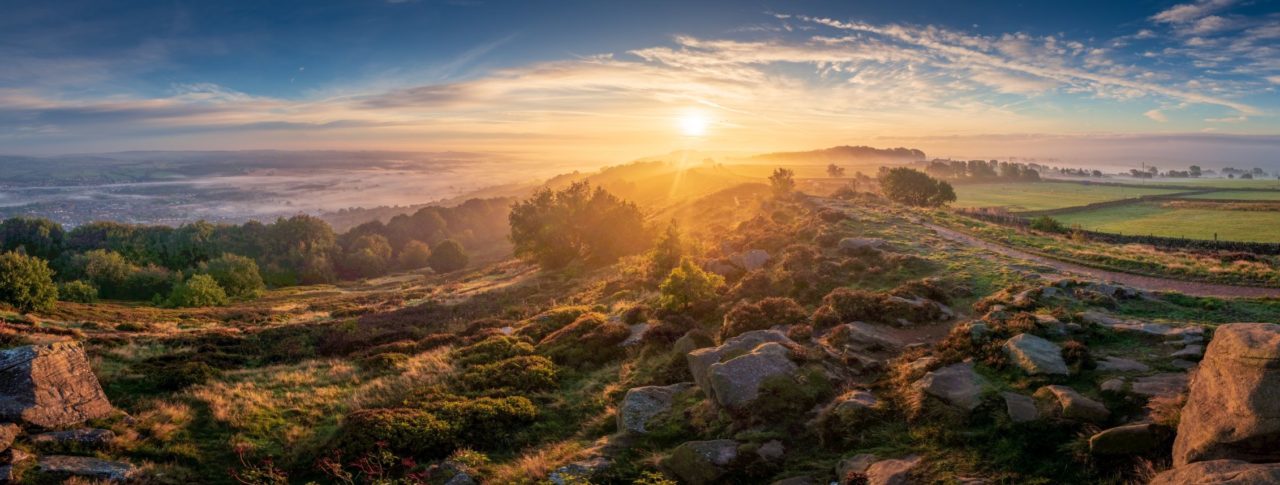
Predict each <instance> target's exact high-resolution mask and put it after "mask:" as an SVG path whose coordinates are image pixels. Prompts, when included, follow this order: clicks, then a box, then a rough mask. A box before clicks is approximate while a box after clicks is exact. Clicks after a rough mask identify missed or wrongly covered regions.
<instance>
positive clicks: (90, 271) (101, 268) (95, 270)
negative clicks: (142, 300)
mask: <svg viewBox="0 0 1280 485" xmlns="http://www.w3.org/2000/svg"><path fill="white" fill-rule="evenodd" d="M72 266H75V267H76V268H75V270H74V272H76V273H80V274H83V276H84V277H85V278H88V279H89V281H91V282H93V284H94V285H96V286H97V287H98V288H99V289H100V290H101V291H102V294H103V296H106V297H107V298H123V297H125V296H126V295H125V292H126V289H125V280H127V279H128V278H129V275H130V274H133V272H135V271H137V270H138V268H137V267H136V266H134V265H133V264H131V263H129V261H128V260H126V259H124V256H122V255H120V253H117V252H115V251H107V250H104V249H95V250H92V251H89V252H86V253H84V254H81V255H79V256H77V257H75V258H74V262H73V263H72Z"/></svg>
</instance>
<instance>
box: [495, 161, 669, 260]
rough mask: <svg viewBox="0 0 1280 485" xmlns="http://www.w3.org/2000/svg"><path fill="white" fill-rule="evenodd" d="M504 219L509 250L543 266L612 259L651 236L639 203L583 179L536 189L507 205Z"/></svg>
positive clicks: (643, 245) (641, 245) (635, 248)
mask: <svg viewBox="0 0 1280 485" xmlns="http://www.w3.org/2000/svg"><path fill="white" fill-rule="evenodd" d="M509 222H510V224H511V242H512V243H514V244H515V254H516V255H517V256H521V257H525V258H528V259H531V260H533V261H535V262H537V263H538V264H539V265H540V266H542V267H543V268H546V269H557V268H562V267H564V266H566V265H568V264H569V263H571V262H573V261H577V260H584V261H587V262H589V263H609V262H613V261H615V260H617V259H618V258H619V257H622V256H626V255H629V254H635V253H638V252H640V251H641V250H643V249H644V248H646V247H647V246H648V245H649V242H650V240H651V239H650V236H649V235H648V234H647V233H646V231H645V227H644V214H643V213H641V212H640V208H639V207H637V206H636V205H635V204H633V203H630V202H627V201H624V200H622V199H619V198H617V197H615V196H614V195H613V194H610V193H609V192H606V191H605V190H604V189H602V188H599V187H597V188H596V189H595V190H592V189H591V184H590V183H588V182H586V181H580V182H574V183H572V184H570V185H569V186H568V187H566V188H565V189H563V190H558V191H556V190H552V189H550V188H544V189H542V190H540V191H538V192H537V193H535V194H534V195H533V196H532V197H530V198H528V199H526V200H524V201H521V202H519V203H517V204H516V205H515V206H514V207H512V208H511V215H510V216H509Z"/></svg>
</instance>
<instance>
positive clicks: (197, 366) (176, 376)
mask: <svg viewBox="0 0 1280 485" xmlns="http://www.w3.org/2000/svg"><path fill="white" fill-rule="evenodd" d="M221 374H222V373H221V372H220V371H218V369H215V368H213V366H210V365H209V364H206V363H204V362H181V363H174V364H173V365H168V366H163V367H156V368H155V373H154V374H153V376H154V377H153V379H154V381H155V384H156V388H157V389H159V390H162V391H176V390H179V389H185V388H187V387H189V386H194V385H196V384H203V383H205V382H208V381H209V380H210V379H213V378H215V377H218V376H219V375H221Z"/></svg>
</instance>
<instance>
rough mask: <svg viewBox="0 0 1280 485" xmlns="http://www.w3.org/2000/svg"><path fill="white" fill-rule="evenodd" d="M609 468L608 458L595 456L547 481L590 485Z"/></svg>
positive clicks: (554, 474) (569, 467)
mask: <svg viewBox="0 0 1280 485" xmlns="http://www.w3.org/2000/svg"><path fill="white" fill-rule="evenodd" d="M608 468H609V460H608V459H607V458H605V457H602V456H595V457H591V458H588V459H585V460H580V461H575V462H573V463H570V464H568V465H565V466H562V467H560V468H556V471H554V472H551V473H550V474H548V475H547V480H548V481H550V482H551V483H554V484H555V485H574V484H579V483H589V481H590V479H591V478H592V477H594V476H596V475H597V474H599V473H600V472H603V471H604V470H606V469H608ZM468 478H470V477H468Z"/></svg>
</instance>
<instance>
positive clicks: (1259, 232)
mask: <svg viewBox="0 0 1280 485" xmlns="http://www.w3.org/2000/svg"><path fill="white" fill-rule="evenodd" d="M1054 218H1055V219H1058V220H1059V221H1061V222H1062V223H1063V224H1066V225H1075V224H1079V225H1080V227H1082V228H1084V229H1088V230H1092V231H1100V232H1111V233H1118V234H1130V235H1154V236H1166V237H1185V238H1190V239H1213V238H1214V234H1215V233H1216V234H1217V237H1218V239H1220V240H1230V241H1249V242H1280V212H1269V211H1221V210H1209V209H1170V208H1165V207H1161V206H1160V205H1159V204H1152V203H1143V204H1131V205H1124V206H1119V207H1107V208H1103V209H1096V210H1090V211H1082V212H1073V213H1070V214H1062V215H1058V216H1054Z"/></svg>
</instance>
